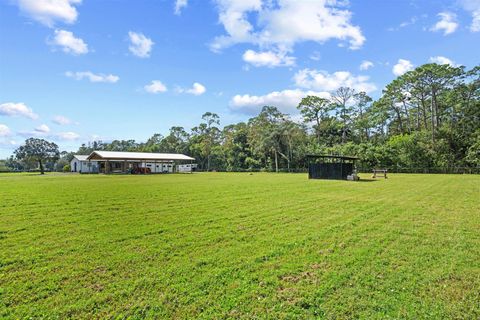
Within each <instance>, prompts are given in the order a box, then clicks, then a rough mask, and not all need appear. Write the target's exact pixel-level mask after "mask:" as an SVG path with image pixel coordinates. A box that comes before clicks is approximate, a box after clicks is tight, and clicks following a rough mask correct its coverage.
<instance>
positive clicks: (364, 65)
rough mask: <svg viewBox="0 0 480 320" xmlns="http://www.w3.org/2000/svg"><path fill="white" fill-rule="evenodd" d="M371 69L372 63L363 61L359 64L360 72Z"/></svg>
mask: <svg viewBox="0 0 480 320" xmlns="http://www.w3.org/2000/svg"><path fill="white" fill-rule="evenodd" d="M371 67H373V62H372V61H368V60H364V61H362V63H361V64H360V67H359V68H360V70H368V69H370V68H371Z"/></svg>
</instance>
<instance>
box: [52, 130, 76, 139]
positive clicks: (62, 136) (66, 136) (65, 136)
mask: <svg viewBox="0 0 480 320" xmlns="http://www.w3.org/2000/svg"><path fill="white" fill-rule="evenodd" d="M53 137H54V138H56V139H58V140H67V141H73V140H78V139H79V138H80V135H79V134H78V133H76V132H72V131H67V132H59V133H56V134H54V135H53Z"/></svg>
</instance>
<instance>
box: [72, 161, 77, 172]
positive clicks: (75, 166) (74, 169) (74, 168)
mask: <svg viewBox="0 0 480 320" xmlns="http://www.w3.org/2000/svg"><path fill="white" fill-rule="evenodd" d="M73 172H77V163H76V162H74V163H73Z"/></svg>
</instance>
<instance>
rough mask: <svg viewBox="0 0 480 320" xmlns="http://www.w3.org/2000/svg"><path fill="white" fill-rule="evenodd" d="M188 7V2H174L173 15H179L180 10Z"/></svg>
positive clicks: (184, 0) (179, 0)
mask: <svg viewBox="0 0 480 320" xmlns="http://www.w3.org/2000/svg"><path fill="white" fill-rule="evenodd" d="M187 5H188V0H176V1H175V14H176V15H179V14H181V13H182V9H183V8H185V7H186V6H187Z"/></svg>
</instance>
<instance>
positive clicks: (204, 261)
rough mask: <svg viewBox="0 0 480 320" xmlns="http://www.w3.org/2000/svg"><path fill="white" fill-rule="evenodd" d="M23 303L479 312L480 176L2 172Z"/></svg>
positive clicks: (25, 307) (148, 310)
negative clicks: (343, 177)
mask: <svg viewBox="0 0 480 320" xmlns="http://www.w3.org/2000/svg"><path fill="white" fill-rule="evenodd" d="M362 177H364V178H368V177H369V175H368V174H363V175H362ZM28 317H32V318H85V319H92V318H133V319H135V318H139V319H141V318H166V319H186V318H189V319H226V318H241V319H252V318H258V319H264V318H269V319H294V318H298V319H306V318H308V319H310V318H320V319H322V318H325V319H348V318H363V319H388V318H394V319H400V318H403V319H446V318H457V319H479V318H480V176H475V175H415V174H392V175H390V177H389V179H388V180H383V179H378V180H377V181H373V182H368V181H367V182H347V181H325V180H308V179H307V176H306V174H274V173H253V174H248V173H198V174H191V175H181V174H175V175H146V176H132V175H110V176H105V175H73V174H72V175H71V174H55V175H54V174H50V175H48V174H47V175H45V176H40V175H36V174H35V175H33V174H32V175H28V174H27V175H25V174H23V175H22V174H18V175H17V174H2V175H0V318H2V319H3V318H7V319H8V318H13V319H17V318H28Z"/></svg>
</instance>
